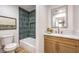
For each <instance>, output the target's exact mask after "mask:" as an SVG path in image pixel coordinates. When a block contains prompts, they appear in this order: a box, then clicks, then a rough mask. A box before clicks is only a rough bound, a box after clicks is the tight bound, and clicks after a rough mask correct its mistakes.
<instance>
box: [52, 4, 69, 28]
mask: <svg viewBox="0 0 79 59" xmlns="http://www.w3.org/2000/svg"><path fill="white" fill-rule="evenodd" d="M62 7H65V8H66V26H64V27H55V26H53V24H52V23H53V19H52V17H53V10H56V9H60V8H62ZM51 27H52V28H68V6H67V5H63V6H59V7H56V8H54V9H51Z"/></svg>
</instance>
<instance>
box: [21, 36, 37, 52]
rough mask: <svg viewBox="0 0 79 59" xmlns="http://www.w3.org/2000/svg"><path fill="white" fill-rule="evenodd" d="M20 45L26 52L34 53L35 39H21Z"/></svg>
mask: <svg viewBox="0 0 79 59" xmlns="http://www.w3.org/2000/svg"><path fill="white" fill-rule="evenodd" d="M20 47H22V48H24V49H25V50H26V52H29V53H35V39H34V38H31V37H28V38H25V39H21V40H20Z"/></svg>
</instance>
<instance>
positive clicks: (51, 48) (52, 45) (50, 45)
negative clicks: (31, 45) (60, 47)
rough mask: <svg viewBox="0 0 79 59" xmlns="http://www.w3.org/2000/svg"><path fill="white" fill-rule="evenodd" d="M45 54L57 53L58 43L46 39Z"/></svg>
mask: <svg viewBox="0 0 79 59" xmlns="http://www.w3.org/2000/svg"><path fill="white" fill-rule="evenodd" d="M45 52H46V53H56V52H57V51H56V42H55V41H52V40H50V39H47V38H46V39H45Z"/></svg>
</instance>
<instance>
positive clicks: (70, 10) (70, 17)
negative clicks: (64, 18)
mask: <svg viewBox="0 0 79 59" xmlns="http://www.w3.org/2000/svg"><path fill="white" fill-rule="evenodd" d="M60 6H61V5H50V6H48V27H51V9H54V8H57V7H60ZM53 29H54V30H56V29H55V28H53ZM60 30H62V31H63V33H64V34H72V32H73V6H72V5H69V6H68V28H64V29H60Z"/></svg>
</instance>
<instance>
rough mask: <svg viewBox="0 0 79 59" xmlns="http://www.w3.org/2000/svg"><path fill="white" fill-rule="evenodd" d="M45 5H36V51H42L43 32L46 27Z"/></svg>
mask: <svg viewBox="0 0 79 59" xmlns="http://www.w3.org/2000/svg"><path fill="white" fill-rule="evenodd" d="M47 19H48V14H47V6H44V5H40V6H39V5H38V6H36V52H44V33H45V31H46V28H47Z"/></svg>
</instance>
